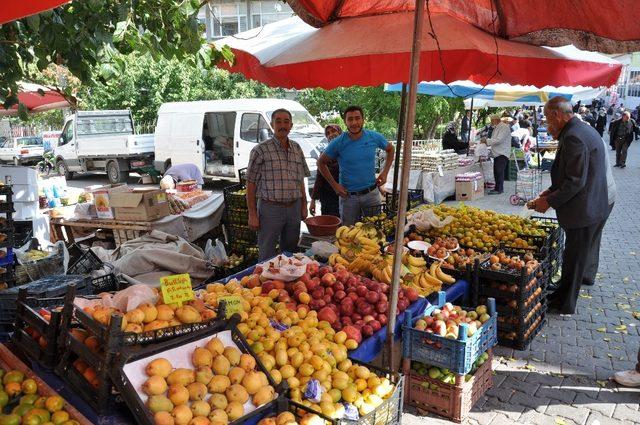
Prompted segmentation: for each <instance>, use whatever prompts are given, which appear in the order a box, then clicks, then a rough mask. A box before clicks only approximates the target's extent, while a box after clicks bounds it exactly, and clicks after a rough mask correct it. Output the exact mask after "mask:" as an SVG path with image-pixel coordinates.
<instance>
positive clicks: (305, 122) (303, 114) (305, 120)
mask: <svg viewBox="0 0 640 425" xmlns="http://www.w3.org/2000/svg"><path fill="white" fill-rule="evenodd" d="M290 112H291V115H292V117H293V128H292V129H291V132H292V133H324V129H323V128H322V127H321V126H320V124H318V123H317V122H316V120H314V119H313V117H312V116H311V114H310V113H309V112H307V111H290ZM268 115H269V121H271V115H273V111H269V112H268Z"/></svg>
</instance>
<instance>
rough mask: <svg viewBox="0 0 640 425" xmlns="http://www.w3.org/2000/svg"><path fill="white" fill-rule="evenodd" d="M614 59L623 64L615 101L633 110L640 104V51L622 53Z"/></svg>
mask: <svg viewBox="0 0 640 425" xmlns="http://www.w3.org/2000/svg"><path fill="white" fill-rule="evenodd" d="M614 59H616V60H617V61H619V62H620V63H622V64H623V68H622V73H621V74H620V79H619V80H618V85H617V87H616V88H617V90H616V95H617V98H616V99H615V103H616V104H618V105H619V104H620V103H622V104H624V106H625V108H626V109H629V110H633V109H635V108H637V107H638V105H640V53H629V54H625V55H620V56H617V57H614Z"/></svg>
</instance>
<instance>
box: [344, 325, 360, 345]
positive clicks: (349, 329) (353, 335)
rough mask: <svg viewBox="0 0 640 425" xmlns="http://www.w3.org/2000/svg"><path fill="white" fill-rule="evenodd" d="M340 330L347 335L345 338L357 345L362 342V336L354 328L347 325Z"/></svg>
mask: <svg viewBox="0 0 640 425" xmlns="http://www.w3.org/2000/svg"><path fill="white" fill-rule="evenodd" d="M342 330H343V331H344V333H346V334H347V338H349V339H353V340H355V341H356V342H357V343H358V344H360V343H361V342H362V334H361V333H360V330H359V329H357V328H356V327H354V326H351V325H347V326H345V327H344V328H342Z"/></svg>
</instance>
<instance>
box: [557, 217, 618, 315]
mask: <svg viewBox="0 0 640 425" xmlns="http://www.w3.org/2000/svg"><path fill="white" fill-rule="evenodd" d="M605 222H606V219H605V220H602V221H601V222H600V223H596V224H593V225H591V226H587V227H579V228H577V229H565V246H564V253H563V254H562V277H561V278H560V284H559V285H558V289H556V291H555V292H554V293H553V294H552V295H550V297H549V298H550V299H551V300H552V301H554V302H556V303H558V304H559V306H560V311H561V313H565V314H574V313H575V311H576V303H577V301H578V294H579V293H580V287H581V286H582V281H583V279H584V277H585V272H586V270H587V266H588V265H590V264H591V263H592V260H590V255H592V252H591V249H592V246H593V245H594V244H595V242H596V236H597V235H598V233H602V228H603V227H604V224H605ZM596 270H597V268H596ZM594 278H595V275H594Z"/></svg>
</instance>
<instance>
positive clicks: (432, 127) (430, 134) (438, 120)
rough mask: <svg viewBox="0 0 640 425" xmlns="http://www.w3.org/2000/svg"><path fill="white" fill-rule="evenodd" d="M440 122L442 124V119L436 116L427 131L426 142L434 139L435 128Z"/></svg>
mask: <svg viewBox="0 0 640 425" xmlns="http://www.w3.org/2000/svg"><path fill="white" fill-rule="evenodd" d="M441 122H442V117H441V116H440V115H438V116H437V117H436V119H434V120H433V122H431V125H430V126H429V130H428V131H427V134H426V139H427V140H431V139H433V138H434V136H435V132H436V128H438V126H439V125H440V123H441Z"/></svg>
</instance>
